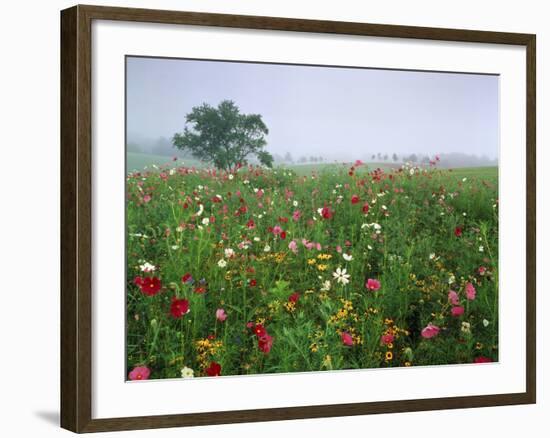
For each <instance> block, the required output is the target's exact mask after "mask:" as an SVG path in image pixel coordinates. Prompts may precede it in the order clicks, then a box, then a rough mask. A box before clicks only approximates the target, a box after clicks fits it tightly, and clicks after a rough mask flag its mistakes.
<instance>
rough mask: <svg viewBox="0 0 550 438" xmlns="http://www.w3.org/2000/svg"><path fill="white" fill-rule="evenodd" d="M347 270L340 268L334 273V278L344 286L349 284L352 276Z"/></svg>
mask: <svg viewBox="0 0 550 438" xmlns="http://www.w3.org/2000/svg"><path fill="white" fill-rule="evenodd" d="M346 272H347V270H346V269H345V268H344V269H341V268H340V267H338V268H337V269H336V271H334V272H333V273H332V276H333V277H334V279H335V280H336V281H337V282H338V283H342V284H343V285H344V286H345V285H346V284H348V283H349V278H350V275H349V274H347V273H346Z"/></svg>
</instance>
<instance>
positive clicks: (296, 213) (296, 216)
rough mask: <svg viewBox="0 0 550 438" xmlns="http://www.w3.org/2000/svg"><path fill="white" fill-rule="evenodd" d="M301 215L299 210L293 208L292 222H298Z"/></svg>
mask: <svg viewBox="0 0 550 438" xmlns="http://www.w3.org/2000/svg"><path fill="white" fill-rule="evenodd" d="M301 216H302V213H301V212H300V210H295V211H294V213H292V220H293V221H294V222H298V221H299V220H300V217H301Z"/></svg>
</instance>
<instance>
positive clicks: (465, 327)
mask: <svg viewBox="0 0 550 438" xmlns="http://www.w3.org/2000/svg"><path fill="white" fill-rule="evenodd" d="M470 328H471V327H470V323H469V322H466V321H463V322H462V326H461V327H460V330H461V331H462V333H470Z"/></svg>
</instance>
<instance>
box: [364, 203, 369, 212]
mask: <svg viewBox="0 0 550 438" xmlns="http://www.w3.org/2000/svg"><path fill="white" fill-rule="evenodd" d="M368 212H369V203H368V202H365V203H364V204H363V213H364V214H367V213H368Z"/></svg>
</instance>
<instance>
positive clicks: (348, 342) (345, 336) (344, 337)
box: [340, 332, 353, 346]
mask: <svg viewBox="0 0 550 438" xmlns="http://www.w3.org/2000/svg"><path fill="white" fill-rule="evenodd" d="M340 337H341V338H342V343H343V344H344V345H347V346H351V345H353V338H352V337H351V335H350V334H349V333H348V332H342V334H341V335H340Z"/></svg>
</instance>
